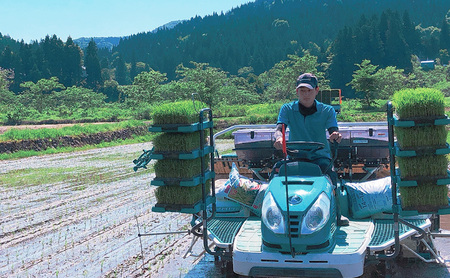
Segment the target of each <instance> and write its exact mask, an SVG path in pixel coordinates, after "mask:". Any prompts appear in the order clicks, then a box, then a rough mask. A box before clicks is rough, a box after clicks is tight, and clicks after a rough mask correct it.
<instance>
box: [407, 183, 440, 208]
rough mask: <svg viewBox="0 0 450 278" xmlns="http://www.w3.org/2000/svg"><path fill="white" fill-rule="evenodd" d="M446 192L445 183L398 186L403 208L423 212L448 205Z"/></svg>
mask: <svg viewBox="0 0 450 278" xmlns="http://www.w3.org/2000/svg"><path fill="white" fill-rule="evenodd" d="M447 193H448V188H447V186H446V185H435V184H421V185H419V186H411V187H400V196H401V200H402V207H403V209H415V210H419V211H423V212H432V211H436V210H437V209H438V208H440V207H444V206H448V197H447Z"/></svg>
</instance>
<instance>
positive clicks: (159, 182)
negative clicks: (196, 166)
mask: <svg viewBox="0 0 450 278" xmlns="http://www.w3.org/2000/svg"><path fill="white" fill-rule="evenodd" d="M214 177H215V173H214V172H211V171H207V172H205V176H204V177H202V175H201V174H200V175H198V176H195V177H193V178H187V179H180V178H154V179H153V180H152V182H151V183H150V184H151V185H156V186H165V185H179V186H196V185H199V184H201V183H206V181H207V180H209V179H212V178H214Z"/></svg>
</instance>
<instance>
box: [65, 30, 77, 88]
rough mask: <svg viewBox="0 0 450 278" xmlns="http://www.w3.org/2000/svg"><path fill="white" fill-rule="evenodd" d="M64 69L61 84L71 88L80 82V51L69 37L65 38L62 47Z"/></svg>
mask: <svg viewBox="0 0 450 278" xmlns="http://www.w3.org/2000/svg"><path fill="white" fill-rule="evenodd" d="M64 54H65V55H64V67H63V79H62V83H63V84H64V85H65V86H66V87H71V86H73V85H76V84H78V83H79V82H80V81H81V56H82V54H81V49H80V47H79V46H78V45H76V44H75V43H74V42H73V40H72V38H71V37H68V38H67V41H66V44H65V45H64Z"/></svg>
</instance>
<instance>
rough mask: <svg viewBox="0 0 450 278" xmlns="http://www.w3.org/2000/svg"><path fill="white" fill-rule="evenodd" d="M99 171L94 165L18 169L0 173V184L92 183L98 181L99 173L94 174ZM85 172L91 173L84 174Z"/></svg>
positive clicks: (14, 185)
mask: <svg viewBox="0 0 450 278" xmlns="http://www.w3.org/2000/svg"><path fill="white" fill-rule="evenodd" d="M99 171H101V169H100V168H94V167H89V168H85V167H77V168H65V167H54V168H34V169H20V170H13V171H9V172H7V173H3V174H2V175H0V185H1V186H5V187H24V186H26V187H28V186H37V185H42V184H53V183H59V182H69V181H70V182H71V183H76V184H93V183H97V182H99V180H98V177H99V175H97V174H96V173H98V172H99ZM86 172H89V173H91V174H90V175H86ZM78 190H80V189H78Z"/></svg>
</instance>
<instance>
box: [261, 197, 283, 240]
mask: <svg viewBox="0 0 450 278" xmlns="http://www.w3.org/2000/svg"><path fill="white" fill-rule="evenodd" d="M261 217H262V220H263V222H264V224H265V225H266V226H267V227H268V228H269V229H270V230H272V231H273V232H274V233H276V234H284V232H285V228H284V227H285V226H284V216H283V214H282V213H281V210H280V208H279V207H278V205H277V203H276V202H275V200H274V198H273V196H272V193H270V192H269V193H268V194H267V196H266V197H265V198H264V201H263V204H262V208H261Z"/></svg>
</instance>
